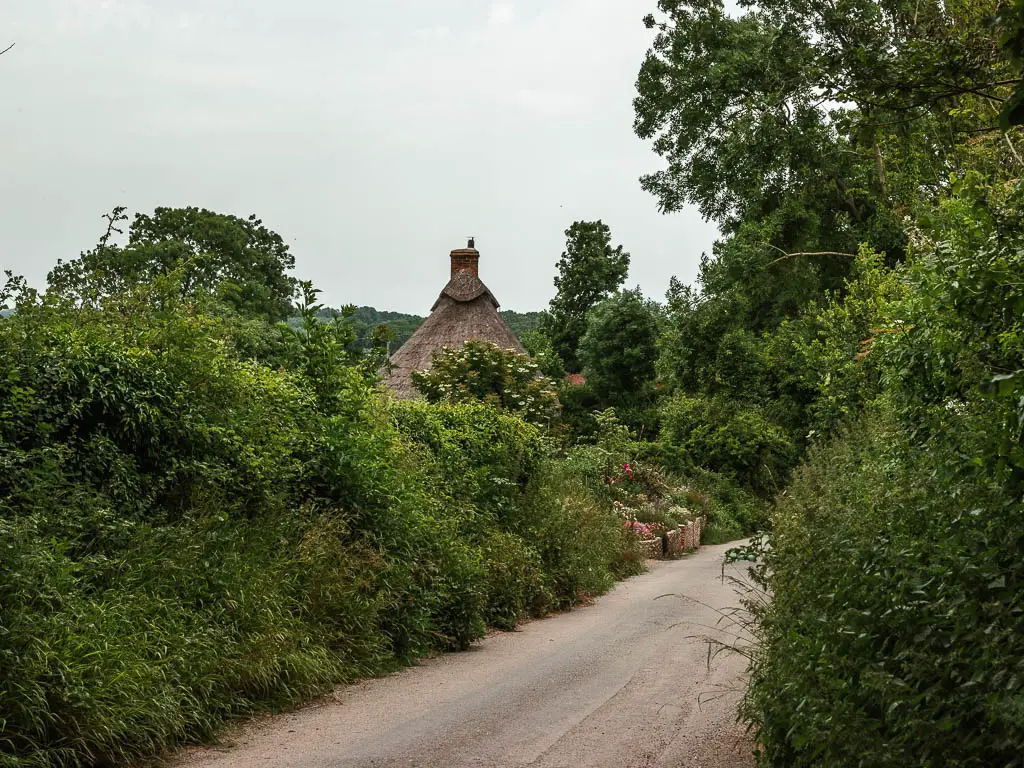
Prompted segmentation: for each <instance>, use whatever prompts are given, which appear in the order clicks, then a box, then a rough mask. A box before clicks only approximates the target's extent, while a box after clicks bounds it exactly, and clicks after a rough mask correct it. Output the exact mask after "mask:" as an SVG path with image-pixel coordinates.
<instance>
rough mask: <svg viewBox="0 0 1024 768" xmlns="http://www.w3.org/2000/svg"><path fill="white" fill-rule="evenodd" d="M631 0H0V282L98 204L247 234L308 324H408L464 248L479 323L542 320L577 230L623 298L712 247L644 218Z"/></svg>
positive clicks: (38, 268)
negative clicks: (227, 222)
mask: <svg viewBox="0 0 1024 768" xmlns="http://www.w3.org/2000/svg"><path fill="white" fill-rule="evenodd" d="M655 5H656V3H655V0H518V1H514V2H488V1H487V0H477V1H476V2H470V0H373V1H372V2H355V0H287V1H286V2H282V1H281V0H274V1H273V2H271V0H4V2H3V6H4V8H3V12H2V14H0V49H2V48H4V47H6V45H7V44H8V43H10V42H14V43H16V46H15V47H14V49H13V50H11V51H10V52H9V53H7V54H5V55H3V56H2V57H0V146H2V147H3V148H4V162H3V170H2V173H0V212H2V213H0V268H6V269H13V270H14V271H15V272H16V273H20V274H24V275H25V276H26V277H28V278H29V281H30V283H32V284H33V285H36V286H37V287H42V286H43V284H44V282H45V276H46V273H47V271H48V270H49V269H50V268H51V267H52V266H53V264H54V263H55V262H56V260H57V259H58V258H65V259H67V258H73V257H75V256H77V255H78V253H79V252H80V251H82V250H84V249H87V248H89V247H91V246H92V245H93V244H94V243H95V242H96V239H97V238H98V236H99V235H100V234H101V231H102V225H103V222H102V220H101V218H100V217H101V215H102V214H103V213H104V212H106V211H109V210H110V209H111V208H112V207H113V206H115V205H125V206H127V207H128V209H129V211H132V212H134V211H152V209H153V208H154V207H156V206H158V205H167V206H183V205H196V206H201V207H206V208H210V209H212V210H215V211H218V212H223V213H233V214H236V215H239V216H247V215H248V214H250V213H255V214H257V215H258V216H260V218H262V219H263V221H264V223H265V224H266V225H267V226H269V227H270V228H271V229H274V230H275V231H277V232H279V233H280V234H281V235H282V236H283V237H284V238H285V240H286V241H287V242H288V243H289V244H290V245H291V247H292V251H293V253H294V254H295V258H296V270H295V274H296V275H297V276H298V277H301V278H304V279H311V280H313V282H314V283H315V284H316V285H317V286H318V287H320V288H322V289H323V291H324V293H323V299H324V300H325V301H326V302H327V303H329V304H332V305H338V304H342V303H354V304H369V305H372V306H376V307H377V308H378V309H392V310H399V311H406V312H418V313H425V312H426V311H427V310H429V308H430V305H431V304H432V303H433V301H434V299H435V298H436V296H437V292H438V291H439V290H440V288H441V287H442V286H443V284H444V282H445V280H446V279H447V272H448V251H449V250H451V249H452V248H457V247H462V246H463V245H464V244H465V237H466V236H468V235H475V236H476V238H477V247H478V248H479V249H480V251H481V277H482V278H483V279H484V281H485V282H486V283H487V284H488V285H489V287H490V288H491V289H492V290H493V291H494V292H495V294H496V295H497V296H498V298H499V300H500V301H501V302H502V305H503V307H505V308H508V309H516V310H519V311H527V310H533V309H541V308H543V307H544V306H545V305H546V303H547V301H548V300H549V299H550V298H551V296H552V294H553V293H554V287H553V286H552V282H551V281H552V277H553V276H554V274H555V262H556V261H557V259H558V256H559V254H560V253H561V251H562V249H563V247H564V242H565V237H564V230H565V229H566V228H567V227H568V226H569V224H570V223H572V222H573V221H574V220H576V219H597V218H601V219H603V220H604V221H605V222H606V223H608V224H609V225H610V226H611V228H612V235H613V237H614V242H615V243H620V242H621V243H622V244H623V245H624V246H625V248H626V250H628V251H629V252H630V253H631V254H632V257H633V261H632V269H631V272H630V277H629V285H630V286H633V285H636V284H640V285H641V286H642V287H643V288H644V290H645V292H646V293H648V294H649V295H651V296H654V297H657V298H660V297H662V295H663V294H664V291H665V289H666V288H667V286H668V279H669V276H670V275H673V274H675V275H678V276H679V277H680V278H682V279H684V280H686V281H687V282H689V281H692V280H693V278H694V277H695V275H696V269H697V265H698V263H699V259H700V255H701V252H702V251H705V250H710V247H711V242H712V240H713V239H714V237H715V235H716V232H715V229H714V227H713V226H712V225H710V224H707V223H705V222H703V221H701V219H700V216H699V215H698V214H697V213H696V212H684V213H681V214H673V215H671V216H662V215H661V214H659V213H658V211H657V204H656V201H655V199H654V198H653V197H651V196H650V195H648V194H646V193H645V192H643V191H642V190H641V189H640V185H639V182H638V180H637V179H638V177H639V176H640V175H641V174H643V173H647V172H650V171H652V170H655V169H657V168H659V167H661V160H660V158H658V157H657V156H656V155H655V154H654V153H653V152H652V151H651V150H650V148H649V147H648V146H646V145H645V144H644V143H643V142H641V141H640V140H639V139H638V138H636V136H635V135H634V134H633V131H632V121H633V107H632V99H633V95H634V85H633V84H634V82H635V80H636V75H637V71H638V70H639V67H640V64H641V61H642V60H643V55H644V52H645V51H646V49H647V48H648V46H649V44H650V41H651V39H652V33H651V32H649V31H648V30H646V29H644V27H643V24H642V22H641V19H642V18H643V16H644V14H646V13H648V12H650V11H653V10H655Z"/></svg>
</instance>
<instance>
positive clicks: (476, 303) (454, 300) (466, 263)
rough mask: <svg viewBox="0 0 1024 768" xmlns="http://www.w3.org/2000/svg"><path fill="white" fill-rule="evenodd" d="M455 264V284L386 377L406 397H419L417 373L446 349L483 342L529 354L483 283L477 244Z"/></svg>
mask: <svg viewBox="0 0 1024 768" xmlns="http://www.w3.org/2000/svg"><path fill="white" fill-rule="evenodd" d="M451 262H452V274H451V279H450V280H449V281H448V285H446V286H445V287H444V289H443V290H442V291H441V295H440V296H438V297H437V301H435V302H434V306H433V307H431V308H430V317H428V318H427V319H426V320H424V321H423V325H421V326H420V327H419V328H418V329H416V333H414V334H413V335H412V336H411V337H410V338H409V340H408V341H407V342H405V344H403V345H402V347H401V348H400V349H399V350H398V351H397V352H395V353H394V354H393V355H392V356H391V359H390V368H391V370H390V372H387V371H385V372H384V383H385V384H386V385H387V386H388V387H390V388H391V389H392V390H393V391H394V393H395V394H396V395H397V396H398V397H400V398H413V397H419V391H418V390H417V389H416V387H415V386H414V385H413V383H412V374H413V371H426V370H429V368H430V366H431V365H432V364H433V356H434V352H436V351H438V350H440V349H443V348H445V347H461V346H462V345H463V344H465V343H466V342H467V341H469V340H470V339H478V340H480V341H491V342H494V343H495V344H497V345H498V346H499V347H501V348H502V349H514V350H516V351H517V352H521V353H523V354H526V350H525V349H523V345H522V344H520V343H519V339H517V338H516V335H515V334H514V333H512V331H511V330H510V329H509V327H508V325H507V324H506V323H505V321H504V320H503V319H502V317H501V315H499V314H498V307H499V306H500V305H499V304H498V300H497V299H496V298H494V294H493V293H491V291H490V289H489V288H488V287H487V286H486V285H484V284H483V282H482V281H481V280H480V252H479V251H478V250H477V249H476V248H475V247H474V244H473V240H472V239H471V240H470V241H469V245H468V247H466V248H458V249H456V250H454V251H452V252H451Z"/></svg>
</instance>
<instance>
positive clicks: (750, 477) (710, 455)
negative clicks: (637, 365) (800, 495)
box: [661, 395, 796, 494]
mask: <svg viewBox="0 0 1024 768" xmlns="http://www.w3.org/2000/svg"><path fill="white" fill-rule="evenodd" d="M661 419H662V424H661V452H662V461H663V462H664V463H665V464H666V466H667V467H669V469H671V470H673V471H676V472H680V473H682V474H684V475H685V474H688V473H691V472H693V471H694V470H701V469H703V470H710V471H712V472H716V473H719V474H723V475H726V476H729V477H731V478H733V479H734V480H736V481H737V482H739V483H742V484H743V485H745V486H747V487H748V488H751V489H753V490H754V491H756V492H758V493H762V494H769V493H771V492H772V491H774V490H776V489H778V488H781V487H782V486H783V485H784V483H785V480H786V477H787V475H788V472H789V470H790V468H791V466H792V462H793V460H794V458H795V454H796V451H795V449H794V446H793V444H792V442H791V441H790V439H789V437H788V436H787V435H786V433H785V431H784V430H783V429H782V428H780V427H779V426H777V425H776V424H773V423H772V422H771V421H770V420H769V419H768V418H767V417H765V416H764V414H763V413H762V412H761V411H760V410H759V409H758V408H757V407H756V406H753V405H743V404H740V403H738V402H736V401H732V400H722V399H711V400H707V399H702V398H694V397H688V396H686V395H676V396H675V397H673V398H672V399H670V400H668V401H666V402H665V404H664V405H663V406H662V412H661Z"/></svg>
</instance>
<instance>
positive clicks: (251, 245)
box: [48, 207, 296, 320]
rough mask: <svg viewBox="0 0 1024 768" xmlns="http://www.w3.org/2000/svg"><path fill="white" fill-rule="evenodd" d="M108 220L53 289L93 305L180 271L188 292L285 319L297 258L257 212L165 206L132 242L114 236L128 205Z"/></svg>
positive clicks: (61, 266)
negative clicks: (120, 242) (94, 243)
mask: <svg viewBox="0 0 1024 768" xmlns="http://www.w3.org/2000/svg"><path fill="white" fill-rule="evenodd" d="M107 220H108V228H107V231H106V233H105V234H104V235H103V237H101V238H100V242H99V244H97V246H96V247H95V248H93V249H92V250H90V251H86V252H84V253H83V254H82V255H81V256H80V257H79V258H78V259H74V260H72V261H69V262H62V263H58V265H57V266H56V267H55V268H54V269H53V271H51V272H50V274H49V276H48V280H49V283H50V289H51V291H53V292H54V293H56V294H58V295H62V296H65V297H68V298H71V299H73V300H76V301H81V302H86V303H88V302H95V301H98V300H101V299H103V298H104V297H106V296H110V295H112V294H115V293H117V292H118V291H120V290H123V289H124V288H126V287H130V286H134V285H141V284H146V283H149V282H152V281H154V280H156V279H158V278H161V277H173V278H174V279H175V280H177V281H178V284H179V285H180V290H181V293H182V294H183V295H191V294H206V295H209V296H216V297H218V298H220V299H221V300H223V301H225V302H226V303H228V304H230V305H231V306H232V307H234V308H235V309H236V310H238V311H239V312H241V313H244V314H253V315H260V316H265V317H267V318H269V319H273V320H282V319H284V318H285V317H287V315H288V313H289V312H290V310H291V307H292V299H293V298H294V296H295V289H296V282H295V279H294V278H293V277H291V276H289V275H288V274H287V273H288V271H289V270H291V269H292V268H293V267H294V266H295V257H294V256H292V255H291V253H290V252H289V250H288V245H287V244H286V243H285V242H284V240H283V239H282V238H281V236H280V235H278V234H277V233H276V232H273V231H271V230H269V229H267V228H266V227H264V226H263V222H262V221H260V220H259V219H257V218H256V217H255V216H250V217H249V218H247V219H241V218H238V217H237V216H231V215H228V214H221V213H214V212H213V211H208V210H206V209H202V208H193V207H189V208H157V209H156V210H155V211H154V212H153V215H152V216H149V215H146V214H142V213H137V214H135V218H134V220H133V221H132V223H131V225H130V226H129V228H128V233H127V234H128V242H127V244H126V245H124V246H120V245H117V244H116V243H115V242H114V237H115V235H117V234H120V233H121V229H119V224H120V223H121V222H123V221H125V220H127V216H126V215H125V213H124V208H116V209H114V211H113V213H111V214H110V215H108V216H107Z"/></svg>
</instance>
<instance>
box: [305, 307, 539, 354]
mask: <svg viewBox="0 0 1024 768" xmlns="http://www.w3.org/2000/svg"><path fill="white" fill-rule="evenodd" d="M337 313H338V310H336V309H331V308H329V307H325V308H324V309H322V310H320V313H319V316H320V317H322V318H324V319H325V320H326V319H329V318H331V317H334V315H335V314H337ZM499 314H501V316H502V317H503V318H504V319H505V322H506V323H508V327H509V328H511V329H512V333H514V334H515V335H516V336H518V337H519V338H520V339H521V338H522V337H523V334H524V333H526V332H527V331H533V330H536V329H537V328H539V327H540V320H541V316H542V315H543V312H513V311H512V310H503V311H502V312H500V313H499ZM425 319H426V318H424V317H421V316H419V315H409V314H406V313H404V312H384V311H381V310H379V309H375V308H374V307H358V308H357V309H356V311H355V313H354V314H353V315H352V323H353V324H354V326H355V330H356V344H357V345H358V346H360V347H366V348H369V346H370V334H372V333H373V329H374V328H376V327H377V326H378V325H387V326H388V328H390V329H391V330H392V331H394V333H395V340H394V341H393V342H392V344H391V349H392V350H396V349H398V348H399V347H400V346H402V345H403V344H405V342H406V341H408V339H409V337H410V336H412V335H413V334H414V333H415V332H416V329H417V328H419V327H420V323H422V322H423V321H424V320H425Z"/></svg>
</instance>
